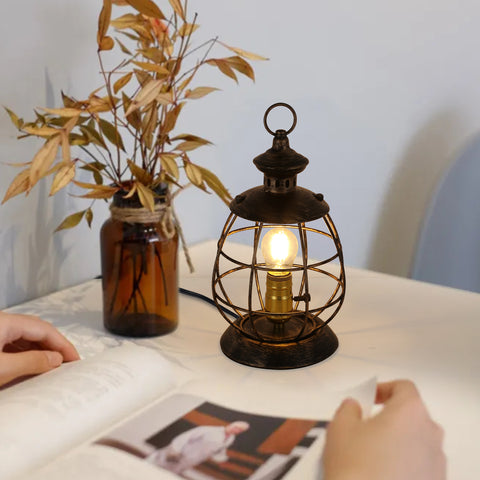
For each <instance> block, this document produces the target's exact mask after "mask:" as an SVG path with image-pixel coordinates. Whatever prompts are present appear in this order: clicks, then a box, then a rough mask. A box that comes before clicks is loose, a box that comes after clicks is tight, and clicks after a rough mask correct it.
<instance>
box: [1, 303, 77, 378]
mask: <svg viewBox="0 0 480 480" xmlns="http://www.w3.org/2000/svg"><path fill="white" fill-rule="evenodd" d="M79 358H80V357H79V355H78V353H77V351H76V349H75V347H74V346H73V345H72V344H71V343H70V342H69V341H68V340H67V339H66V338H65V337H64V336H63V335H62V334H61V333H60V332H59V331H58V330H56V329H55V327H54V326H53V325H51V324H50V323H48V322H45V321H44V320H41V319H40V318H38V317H35V316H33V315H21V314H14V313H6V312H0V385H4V384H6V383H8V382H10V381H11V380H13V379H15V378H17V377H22V376H24V375H35V374H38V373H44V372H47V371H48V370H51V369H53V368H55V367H58V366H59V365H60V364H61V363H62V362H70V361H72V360H78V359H79Z"/></svg>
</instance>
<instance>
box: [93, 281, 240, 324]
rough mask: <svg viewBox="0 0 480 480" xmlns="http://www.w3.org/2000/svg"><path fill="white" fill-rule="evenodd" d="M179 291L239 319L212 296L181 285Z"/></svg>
mask: <svg viewBox="0 0 480 480" xmlns="http://www.w3.org/2000/svg"><path fill="white" fill-rule="evenodd" d="M101 278H102V276H101V275H97V276H96V277H95V280H97V279H101ZM178 291H179V293H181V294H182V295H188V296H189V297H194V298H198V299H200V300H203V301H204V302H207V303H209V304H210V305H213V306H214V307H218V308H220V309H221V310H222V311H223V312H224V313H226V314H227V315H230V316H231V317H233V318H235V319H237V318H238V315H237V314H236V313H234V312H232V311H231V310H229V309H228V308H225V307H223V306H222V305H217V304H216V303H215V302H214V301H213V300H212V299H211V298H210V297H207V296H206V295H203V294H202V293H198V292H194V291H193V290H187V289H186V288H182V287H180V288H179V289H178Z"/></svg>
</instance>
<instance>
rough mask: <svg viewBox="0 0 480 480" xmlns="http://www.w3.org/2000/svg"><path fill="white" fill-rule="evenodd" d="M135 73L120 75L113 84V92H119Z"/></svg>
mask: <svg viewBox="0 0 480 480" xmlns="http://www.w3.org/2000/svg"><path fill="white" fill-rule="evenodd" d="M132 75H133V73H132V72H129V73H127V74H126V75H123V76H122V77H120V78H119V79H118V80H117V81H116V82H115V83H114V84H113V92H114V93H115V94H117V93H118V91H119V90H120V89H122V88H123V87H124V86H125V85H127V83H128V82H129V81H130V80H131V78H132Z"/></svg>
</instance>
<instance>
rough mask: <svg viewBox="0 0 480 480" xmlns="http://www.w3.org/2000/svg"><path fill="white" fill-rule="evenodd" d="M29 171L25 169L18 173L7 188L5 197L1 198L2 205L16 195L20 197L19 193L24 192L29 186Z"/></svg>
mask: <svg viewBox="0 0 480 480" xmlns="http://www.w3.org/2000/svg"><path fill="white" fill-rule="evenodd" d="M29 177H30V169H29V168H26V169H25V170H22V171H21V172H19V173H18V174H17V175H16V176H15V178H14V179H13V181H12V183H11V184H10V186H9V187H8V190H7V192H6V193H5V196H4V197H3V200H2V204H3V203H5V202H6V201H7V200H10V199H11V198H12V197H15V196H16V195H20V194H21V193H24V192H26V191H27V190H28V189H29V186H30V180H29Z"/></svg>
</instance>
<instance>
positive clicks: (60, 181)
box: [50, 162, 75, 195]
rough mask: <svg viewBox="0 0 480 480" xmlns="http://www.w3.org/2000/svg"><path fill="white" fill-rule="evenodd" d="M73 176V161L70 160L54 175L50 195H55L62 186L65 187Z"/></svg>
mask: <svg viewBox="0 0 480 480" xmlns="http://www.w3.org/2000/svg"><path fill="white" fill-rule="evenodd" d="M74 177H75V162H70V163H69V164H68V165H64V166H63V167H62V168H60V170H59V171H58V173H57V174H56V175H55V177H54V179H53V182H52V187H51V188H50V195H55V194H56V193H57V192H58V191H59V190H61V189H62V188H63V187H66V186H67V185H68V184H69V183H70V182H71V181H72V180H73V179H74Z"/></svg>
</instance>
